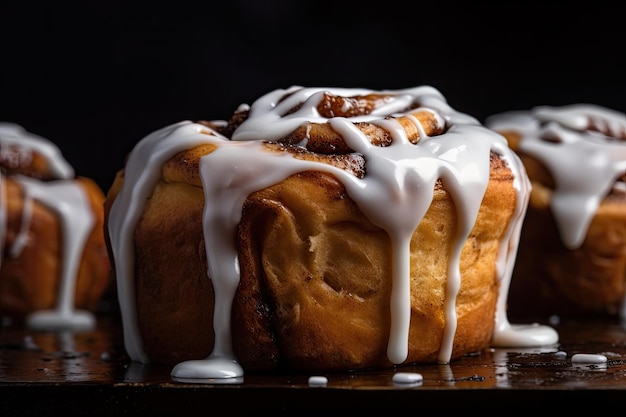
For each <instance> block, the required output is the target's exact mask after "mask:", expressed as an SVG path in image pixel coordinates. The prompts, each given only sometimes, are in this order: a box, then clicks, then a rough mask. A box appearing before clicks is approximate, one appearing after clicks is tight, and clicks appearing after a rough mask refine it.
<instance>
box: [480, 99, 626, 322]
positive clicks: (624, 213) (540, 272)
mask: <svg viewBox="0 0 626 417" xmlns="http://www.w3.org/2000/svg"><path fill="white" fill-rule="evenodd" d="M486 125H487V126H488V127H490V128H492V129H494V130H496V131H498V132H500V133H502V134H503V135H504V136H505V137H506V138H507V139H508V141H509V143H510V145H511V147H512V148H513V149H514V150H515V151H516V152H517V153H518V154H519V156H520V158H521V159H522V161H523V162H524V165H525V167H526V170H527V173H528V176H529V177H530V179H531V181H532V193H531V197H530V203H529V208H528V213H527V217H526V221H525V223H524V228H523V231H522V235H521V240H520V249H519V254H518V261H517V264H516V267H515V271H514V274H513V279H512V282H511V289H510V294H509V312H510V314H512V315H516V316H518V317H519V316H520V315H530V314H541V315H546V314H559V315H567V316H579V317H591V316H597V315H601V316H607V315H608V316H614V317H617V316H619V315H621V314H622V310H623V308H624V300H625V297H626V115H625V114H623V113H621V112H617V111H615V110H612V109H608V108H605V107H601V106H597V105H591V104H574V105H569V106H562V107H549V106H541V107H536V108H534V109H531V110H529V111H513V112H507V113H501V114H497V115H493V116H491V117H489V118H488V119H487V120H486Z"/></svg>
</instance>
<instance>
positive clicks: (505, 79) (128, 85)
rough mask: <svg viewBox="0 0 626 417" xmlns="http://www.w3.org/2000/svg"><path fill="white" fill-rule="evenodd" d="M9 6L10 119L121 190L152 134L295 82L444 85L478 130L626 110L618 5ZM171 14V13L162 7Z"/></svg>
mask: <svg viewBox="0 0 626 417" xmlns="http://www.w3.org/2000/svg"><path fill="white" fill-rule="evenodd" d="M126 3H128V2H125V1H122V0H118V1H102V0H99V1H70V2H35V3H32V2H27V1H22V2H13V1H8V2H2V3H0V42H1V43H0V83H1V84H0V120H3V121H9V122H14V123H18V124H21V125H22V126H23V127H24V128H26V129H27V130H29V131H30V132H33V133H36V134H38V135H41V136H44V137H46V138H48V139H50V140H52V141H53V142H55V143H57V144H58V145H59V147H60V148H61V150H62V152H63V154H64V156H65V157H66V159H68V161H69V162H70V163H71V164H72V165H73V166H74V168H75V170H76V172H77V174H79V175H83V176H89V177H92V178H94V179H95V180H96V181H97V182H98V183H99V184H100V185H101V186H102V188H103V189H105V190H106V189H108V187H109V186H110V183H111V181H112V179H113V176H114V174H115V172H116V171H117V170H118V169H119V168H120V167H121V166H122V164H123V160H124V157H125V155H126V154H127V153H128V152H129V151H130V150H131V149H132V147H133V146H134V145H135V143H136V142H137V141H138V140H140V139H141V138H142V137H143V136H145V135H146V134H148V133H150V132H152V131H154V130H156V129H158V128H161V127H164V126H166V125H168V124H170V123H174V122H178V121H180V120H184V119H192V120H195V119H226V118H228V117H229V115H230V114H231V113H232V111H234V110H235V108H236V107H237V106H238V105H239V104H240V103H251V102H252V101H253V100H254V99H256V98H257V97H258V96H260V95H262V94H265V93H267V92H269V91H271V90H274V89H276V88H287V87H289V86H291V85H296V84H297V85H303V86H339V87H363V88H372V89H396V88H407V87H413V86H417V85H425V84H428V85H432V86H434V87H436V88H438V89H439V90H440V91H441V92H442V93H443V94H444V95H445V96H446V97H447V99H448V102H449V103H450V104H451V105H452V106H453V107H454V108H456V109H457V110H460V111H463V112H465V113H469V114H471V115H473V116H475V117H477V118H478V119H479V120H481V121H484V118H485V117H487V116H488V115H489V114H492V113H497V112H501V111H506V110H514V109H526V108H530V107H534V106H536V105H563V104H571V103H574V102H590V103H595V104H599V105H603V106H606V107H610V108H614V109H616V110H619V111H624V112H626V78H625V76H624V67H623V66H622V65H623V62H622V61H623V60H624V50H625V48H624V40H625V35H626V25H624V24H623V23H622V21H623V18H622V16H621V12H619V11H618V9H617V8H615V9H610V8H601V6H600V5H598V6H596V5H595V4H592V3H585V4H583V5H582V6H580V7H579V6H574V5H573V4H567V3H565V4H561V5H557V6H545V5H541V3H537V4H533V3H528V2H524V3H519V4H516V3H511V2H507V3H505V4H506V5H499V4H498V3H493V4H491V3H487V4H481V3H478V4H476V3H469V2H468V4H465V5H458V4H452V3H444V2H428V3H420V2H406V3H405V2H391V1H380V2H377V3H375V4H371V2H368V3H367V4H366V3H365V2H362V3H359V2H353V1H350V2H340V1H336V2H325V1H318V2H313V1H288V0H267V1H262V0H230V1H228V2H223V3H216V2H211V1H205V2H203V3H199V4H198V3H197V2H195V3H196V4H194V3H191V4H186V3H185V2H184V1H183V2H181V1H173V2H170V3H168V4H165V5H161V6H155V5H153V4H152V5H149V7H148V6H147V5H144V6H145V7H139V6H129V5H127V4H126ZM157 3H162V2H157Z"/></svg>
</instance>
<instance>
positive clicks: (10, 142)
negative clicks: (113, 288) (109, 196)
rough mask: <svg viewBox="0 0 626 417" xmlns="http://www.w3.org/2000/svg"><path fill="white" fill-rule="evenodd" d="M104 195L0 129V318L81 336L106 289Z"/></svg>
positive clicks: (55, 154) (10, 129)
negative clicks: (78, 331) (0, 255)
mask: <svg viewBox="0 0 626 417" xmlns="http://www.w3.org/2000/svg"><path fill="white" fill-rule="evenodd" d="M104 198H105V195H104V192H103V190H101V189H100V188H99V186H98V185H97V184H96V183H95V181H94V180H92V179H89V178H86V177H76V176H75V174H74V170H73V168H72V167H71V166H70V165H69V163H68V162H67V161H66V160H65V159H64V158H63V157H62V155H61V152H60V150H59V148H58V147H57V146H56V145H54V144H53V143H52V142H50V141H48V140H47V139H45V138H43V137H40V136H37V135H34V134H32V133H29V132H27V131H26V130H24V129H23V128H22V127H21V126H18V125H15V124H12V123H0V245H1V246H2V252H1V253H2V257H1V258H0V314H1V315H2V316H4V317H7V318H9V319H11V320H15V321H18V322H23V321H24V322H25V323H26V324H28V325H29V326H31V327H33V328H38V329H43V330H55V329H83V328H91V327H93V325H94V324H95V317H94V315H93V312H94V311H95V309H96V307H97V303H98V302H99V301H100V298H101V297H102V295H103V294H104V292H105V290H106V288H107V286H108V285H109V283H110V278H111V276H110V269H111V267H110V263H109V257H108V252H107V250H106V244H105V240H104V209H103V205H104Z"/></svg>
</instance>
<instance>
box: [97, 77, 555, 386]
mask: <svg viewBox="0 0 626 417" xmlns="http://www.w3.org/2000/svg"><path fill="white" fill-rule="evenodd" d="M326 92H330V93H331V94H335V95H341V96H355V95H367V94H370V93H373V92H372V91H370V90H365V89H341V88H340V89H335V88H329V89H322V88H301V87H292V88H290V89H288V90H276V91H273V92H271V93H269V94H267V95H265V96H263V97H261V98H260V99H258V100H257V101H256V102H254V103H253V104H252V105H251V106H250V108H249V110H250V112H249V117H248V118H247V119H246V120H245V121H244V122H243V123H242V124H241V125H240V126H239V127H238V128H237V129H236V130H235V132H234V133H233V136H232V139H231V140H228V139H227V138H225V137H223V136H221V135H220V134H219V133H217V132H215V131H213V130H211V129H210V128H208V127H206V126H203V125H201V124H195V123H191V122H181V123H177V124H174V125H171V126H168V127H166V128H164V129H161V130H159V131H157V132H154V133H152V134H151V135H148V136H147V137H146V138H144V139H143V140H142V141H140V142H139V143H138V145H137V146H136V148H135V149H134V150H133V151H132V152H131V154H130V155H129V159H128V161H127V164H126V169H125V174H124V175H125V179H124V185H123V187H122V189H121V191H120V193H119V195H118V196H117V197H116V199H115V201H114V203H113V205H112V207H111V211H110V214H109V234H110V236H111V243H112V250H113V256H114V258H115V265H116V268H117V269H116V275H117V280H118V295H119V300H120V307H121V311H122V317H123V324H124V336H125V345H126V349H127V351H128V353H129V355H130V357H131V358H132V359H133V360H136V361H141V362H144V363H148V362H149V361H150V359H149V358H148V357H147V355H146V354H145V352H144V350H143V346H142V341H141V337H140V334H139V329H138V323H137V316H136V311H135V305H134V299H135V294H134V278H133V261H132V259H133V253H134V250H133V245H134V243H133V240H132V239H133V232H132V231H133V230H134V228H135V225H136V223H137V222H138V220H139V218H140V217H141V214H142V212H143V208H144V203H145V201H146V199H147V198H148V197H149V196H150V194H151V192H152V189H153V187H154V186H155V184H156V182H157V181H158V180H159V177H160V169H161V166H162V165H163V164H164V163H165V162H166V161H167V160H168V159H169V158H170V157H171V156H173V155H174V154H175V153H177V152H179V151H181V150H183V149H187V148H189V147H191V146H195V145H198V144H200V143H212V144H215V145H217V149H216V150H215V151H213V152H212V153H209V154H207V155H205V156H203V157H202V159H201V161H200V175H201V178H202V186H203V190H204V193H205V212H204V215H203V228H204V236H205V248H206V255H207V260H208V265H209V266H208V271H207V272H208V274H209V276H210V277H211V279H212V283H213V286H214V291H215V308H214V323H213V324H214V330H215V343H214V349H213V352H212V353H211V355H210V356H209V357H208V358H207V359H206V360H192V361H185V362H182V363H179V364H178V365H176V366H175V367H174V369H173V370H172V377H173V378H175V379H177V380H181V381H187V380H193V381H196V382H197V381H199V380H203V379H204V380H210V381H213V382H214V381H215V380H216V379H217V380H219V379H228V378H240V377H243V370H241V369H240V368H238V366H237V362H236V358H235V357H234V354H233V349H232V346H231V328H230V309H231V305H232V301H233V297H234V294H235V290H236V287H237V284H238V283H239V265H238V260H237V252H236V248H235V246H234V243H233V242H234V239H233V238H232V237H233V236H234V233H235V230H236V227H237V224H238V223H239V221H240V217H241V208H242V205H243V203H244V201H245V199H246V198H247V196H248V195H249V194H250V193H252V192H254V191H257V190H260V189H263V188H265V187H268V186H271V185H273V184H276V183H278V182H280V181H282V180H284V179H286V178H287V177H288V176H290V175H292V174H295V173H298V172H302V171H308V170H317V171H325V172H329V173H331V174H333V175H334V176H336V177H337V178H338V179H339V180H340V181H341V182H342V183H343V184H344V186H345V187H346V190H347V193H348V195H349V196H350V197H351V198H352V200H354V201H355V203H356V204H357V205H358V206H359V208H360V209H361V210H362V211H363V213H364V214H365V215H366V216H367V217H368V218H369V219H370V221H371V222H372V223H374V224H375V225H377V226H379V227H380V228H382V229H384V230H385V231H387V233H388V234H389V236H390V237H391V242H392V245H393V251H392V252H393V259H392V265H393V267H392V274H393V276H392V293H391V298H392V299H391V308H392V310H391V312H390V314H391V329H390V334H389V343H388V357H389V360H390V361H391V362H393V363H395V364H400V363H402V362H404V361H405V360H406V357H407V352H408V332H409V321H410V314H411V307H410V280H409V277H410V274H409V272H410V271H409V268H410V263H409V254H410V251H409V244H410V240H411V236H412V233H413V231H414V230H415V229H416V227H417V226H418V225H419V223H420V221H421V219H422V217H423V216H424V214H425V213H426V211H427V210H428V207H429V206H430V202H431V201H432V198H433V190H434V187H435V182H436V181H437V180H438V179H441V180H442V182H443V183H444V186H445V187H446V189H447V190H449V192H450V193H451V195H452V198H453V199H454V201H455V202H456V203H457V204H456V205H457V206H459V207H463V210H462V211H459V212H458V213H457V214H458V219H459V220H458V222H459V223H458V232H457V236H456V239H455V241H454V244H453V247H452V251H451V262H450V265H449V267H448V282H447V289H446V300H445V318H446V328H445V332H444V337H443V340H442V342H441V348H440V352H439V361H440V362H441V363H447V362H449V360H450V356H451V352H452V344H453V340H454V335H455V332H456V311H455V303H456V295H457V292H458V289H459V286H460V283H461V274H460V270H459V257H460V253H461V248H462V247H463V245H464V242H465V240H466V238H467V236H468V234H469V233H470V231H471V230H472V228H473V225H474V222H475V219H476V215H477V213H478V209H479V207H480V204H481V201H482V196H483V195H484V192H485V189H486V187H487V183H488V180H489V174H490V172H489V155H490V152H491V151H492V150H493V151H496V152H498V153H500V154H502V155H503V156H504V157H505V158H506V160H507V161H508V163H509V165H510V167H511V170H512V171H513V174H514V175H515V177H516V178H518V180H517V181H516V190H517V191H518V192H519V194H520V197H519V198H518V206H517V213H516V215H515V219H514V220H515V223H516V225H512V226H511V228H510V231H509V233H508V236H507V239H506V240H505V241H503V242H501V247H500V255H499V259H498V264H499V266H498V268H497V271H498V274H499V276H498V279H500V280H501V281H502V285H501V286H502V288H504V291H501V294H500V298H503V297H504V298H506V291H507V290H508V280H509V279H510V272H511V270H512V267H511V266H510V263H511V262H514V258H515V252H516V240H517V239H518V237H519V228H518V226H519V223H521V221H522V219H523V216H524V210H525V204H526V202H527V199H526V198H527V197H526V195H527V192H528V186H529V184H528V180H527V178H526V176H525V171H524V169H523V167H522V165H521V162H520V161H519V159H518V158H517V157H516V156H515V155H514V154H513V153H512V152H511V151H510V150H509V148H508V146H506V141H505V140H504V138H503V137H502V136H500V135H498V134H496V133H494V132H491V131H489V130H487V129H485V128H484V127H482V126H481V125H480V124H479V123H478V122H477V121H476V120H475V119H474V118H472V117H470V116H468V115H465V114H463V113H458V112H456V111H454V110H453V109H452V108H450V107H449V106H448V104H447V103H446V101H445V99H444V97H443V96H442V95H441V94H440V93H439V92H438V91H437V90H435V89H433V88H431V87H417V88H413V89H406V90H397V91H383V92H382V93H384V94H391V95H392V98H390V99H389V100H388V101H386V102H385V103H384V104H382V105H381V106H380V107H378V108H376V109H374V110H373V111H372V112H371V113H369V114H367V115H359V116H354V117H349V118H346V117H333V118H330V119H329V118H326V117H323V116H321V115H320V114H319V112H318V109H317V104H318V103H319V102H320V100H321V99H322V98H323V95H324V93H326ZM286 94H289V96H288V97H286V98H285V99H284V100H282V101H280V100H281V99H283V98H284V96H285V95H286ZM414 103H419V105H420V110H426V111H430V112H432V113H433V114H435V115H437V120H438V122H439V123H440V124H441V126H442V127H443V126H449V129H448V130H447V131H446V133H445V134H444V137H441V136H438V137H437V138H436V140H434V139H435V138H434V137H433V138H429V137H427V136H426V135H425V134H424V130H423V129H422V127H421V125H420V123H419V122H418V121H417V120H416V118H415V117H413V116H411V115H410V114H408V113H409V112H407V110H406V109H410V108H411V105H412V104H414ZM344 105H345V104H344ZM295 107H297V108H298V109H297V111H295V112H293V113H290V111H291V110H292V109H293V108H295ZM416 110H417V109H415V108H413V109H411V110H410V112H415V111H416ZM389 115H392V116H393V117H391V118H387V117H388V116H389ZM400 116H407V117H408V119H409V120H412V122H413V123H414V124H415V127H416V128H417V130H418V131H420V133H421V137H420V140H419V143H418V145H419V146H416V145H415V144H413V143H411V142H410V141H409V140H408V138H407V134H406V132H405V130H404V129H403V128H402V126H401V125H400V123H399V122H397V121H396V120H395V117H400ZM361 121H367V122H370V123H374V124H378V125H379V126H381V127H384V128H385V129H386V130H388V131H389V132H390V134H391V136H392V138H393V142H392V143H391V144H390V146H386V147H379V146H374V145H372V144H371V143H370V141H369V139H368V138H367V137H366V136H365V135H364V134H363V133H362V132H361V131H359V130H358V129H357V128H356V127H355V126H354V124H353V123H354V122H361ZM326 122H329V123H330V124H331V126H332V128H333V129H334V130H335V131H336V132H338V133H339V134H340V135H341V136H342V137H343V138H344V140H345V141H346V144H347V145H348V146H349V147H350V148H351V149H353V150H354V151H355V152H356V153H360V154H362V155H363V156H364V157H365V160H366V161H367V175H366V176H365V177H364V178H357V177H355V176H354V175H352V174H350V173H348V172H346V171H344V170H341V169H338V168H336V167H333V166H330V165H326V164H323V163H318V162H313V161H306V160H301V159H296V158H294V157H293V156H292V155H291V154H290V153H288V152H284V153H275V152H265V151H263V145H262V143H261V142H260V138H262V139H263V140H277V139H280V138H282V137H284V136H286V135H288V134H289V133H291V132H292V131H294V130H295V129H297V128H299V127H300V126H305V125H307V124H308V123H326ZM477 161H482V163H481V162H477ZM522 178H523V180H521V179H522ZM215 202H219V204H216V203H215ZM390 202H391V204H390ZM497 308H498V312H497V314H496V317H495V318H494V320H496V321H497V325H496V331H497V332H502V333H504V332H507V333H508V334H513V335H516V336H517V339H518V342H519V343H524V344H527V345H536V344H537V343H548V344H549V343H556V342H557V340H558V338H557V336H556V333H555V332H554V331H553V330H552V329H547V330H545V329H544V328H543V327H542V326H537V328H536V329H535V330H536V331H527V332H526V333H525V334H521V335H520V333H519V332H518V331H517V329H513V328H512V327H511V326H510V325H509V323H508V319H507V317H506V312H505V303H504V302H500V303H498V307H497ZM540 332H543V333H544V335H548V337H537V334H538V333H540ZM494 340H495V341H500V339H498V338H494ZM505 340H506V339H505ZM224 365H227V366H226V367H225V368H224V367H223V366H224Z"/></svg>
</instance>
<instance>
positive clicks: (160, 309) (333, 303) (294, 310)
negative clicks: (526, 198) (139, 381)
mask: <svg viewBox="0 0 626 417" xmlns="http://www.w3.org/2000/svg"><path fill="white" fill-rule="evenodd" d="M268 146H275V148H273V149H275V150H276V151H280V150H281V149H282V150H289V147H282V148H280V147H278V145H268ZM211 149H212V148H211V147H198V148H195V149H194V150H190V151H186V152H182V153H180V154H178V155H176V156H175V157H174V158H172V159H171V160H170V161H169V162H168V163H166V164H165V166H164V168H163V178H162V180H161V181H160V182H159V183H158V185H157V186H156V188H155V190H154V193H153V195H152V197H151V198H150V200H149V201H148V204H147V206H146V208H145V210H144V213H143V216H142V219H141V220H140V222H139V225H138V227H137V229H136V233H135V247H136V285H137V287H136V292H137V297H138V298H137V302H138V314H139V322H140V331H141V336H142V340H143V342H144V347H145V350H146V353H147V355H148V356H149V357H150V358H151V360H153V361H155V362H159V363H167V364H175V363H178V362H180V361H182V360H186V359H197V358H202V357H206V356H208V355H209V354H210V353H211V349H212V344H213V333H212V314H213V310H212V306H213V299H214V298H213V297H214V296H213V290H212V287H211V284H210V280H209V279H208V278H207V276H206V270H207V268H206V266H207V265H206V257H205V252H204V240H203V236H202V225H201V221H202V220H201V218H202V209H203V205H204V201H203V192H202V188H201V185H200V183H199V177H198V174H197V166H198V159H199V157H200V156H201V155H203V153H206V152H210V151H211ZM312 155H314V154H313V153H303V154H301V155H299V157H302V158H309V157H312ZM322 157H323V156H320V155H319V154H315V158H322ZM335 157H336V155H335ZM328 160H329V161H331V162H329V163H332V161H333V160H334V159H332V158H329V159H328ZM512 179H513V177H512V173H511V171H510V170H509V168H508V167H507V166H506V163H504V161H502V160H501V159H500V158H499V157H498V156H497V155H495V154H492V157H491V180H490V182H489V185H488V188H487V192H486V195H485V198H484V202H483V205H482V208H481V210H480V212H479V216H478V220H477V224H476V226H475V228H474V229H473V231H472V233H471V235H470V238H469V239H468V241H467V243H466V244H465V246H464V248H463V251H462V257H461V269H462V274H463V280H462V281H463V282H462V285H461V289H460V292H459V295H458V303H457V304H458V307H457V315H458V328H457V332H456V336H455V343H454V351H453V353H452V357H453V358H457V357H459V356H460V355H463V354H467V353H469V352H475V351H479V350H482V349H483V348H486V347H488V346H489V343H490V340H491V336H492V333H493V327H494V323H495V321H494V314H495V305H496V300H497V297H498V289H499V283H498V282H497V278H496V270H495V268H496V266H495V265H496V262H495V260H496V253H497V250H498V243H499V241H500V239H501V238H502V236H503V235H504V233H505V229H506V227H507V225H508V223H509V222H510V220H511V216H512V213H513V210H514V207H515V201H516V193H515V190H514V188H513V186H512ZM122 183H123V171H121V172H120V173H119V174H118V176H117V177H116V180H115V182H114V184H113V187H112V188H111V190H110V191H109V195H108V196H107V204H106V205H105V207H107V208H106V209H105V210H106V211H107V212H108V208H109V207H110V204H111V203H112V201H113V200H114V199H115V195H116V194H117V192H118V191H119V190H120V188H121V184H122ZM455 227H456V209H455V207H454V203H453V202H452V199H451V197H450V195H449V194H448V193H447V192H446V191H445V189H443V187H442V185H441V184H440V183H439V184H438V186H437V188H436V190H435V199H434V202H433V204H432V206H431V208H430V210H429V211H428V213H427V214H426V217H425V219H424V220H423V221H422V223H421V224H420V226H419V227H418V229H417V230H416V231H415V233H414V235H413V239H412V243H411V271H412V272H411V288H412V289H413V295H412V314H411V331H410V341H409V343H410V346H409V357H408V358H407V362H436V361H437V355H438V351H439V348H440V343H441V338H442V335H443V330H444V324H445V319H444V314H443V311H442V303H443V299H444V296H443V294H444V286H445V283H446V276H447V265H448V259H447V257H448V252H449V247H450V245H451V242H452V241H453V236H454V231H455ZM236 245H237V248H238V255H239V263H240V271H241V281H240V285H239V288H238V292H237V295H236V297H235V300H234V303H233V313H232V320H233V326H232V331H233V347H234V349H235V353H236V356H237V358H238V360H239V361H240V362H241V364H242V365H243V366H244V368H245V369H246V371H248V372H254V371H266V370H278V369H291V370H302V371H305V370H328V371H337V370H347V369H363V368H370V367H381V366H383V367H386V366H391V363H390V362H389V361H388V359H387V355H386V349H387V342H388V337H389V321H390V317H389V310H390V291H391V283H390V279H391V278H390V277H391V272H390V270H391V265H390V258H391V247H390V240H389V237H388V235H387V234H386V233H385V232H384V231H382V230H381V229H379V228H378V227H376V226H374V225H373V224H371V223H370V221H369V220H368V219H367V218H366V216H365V215H364V214H363V213H362V212H361V211H360V210H359V209H358V207H357V206H356V204H355V203H354V202H353V201H352V200H351V199H350V197H349V196H348V195H347V193H346V190H345V188H344V186H343V185H342V184H341V182H340V181H338V180H337V179H336V178H335V177H334V176H332V175H330V174H328V173H322V172H316V171H310V172H303V173H299V174H296V175H293V176H291V177H289V178H287V179H286V180H284V181H283V182H281V183H279V184H276V185H274V186H271V187H268V188H266V189H263V190H259V191H257V192H254V193H252V194H251V195H250V196H249V197H248V199H247V200H246V202H245V205H244V208H243V211H242V219H241V222H240V224H239V228H238V235H237V238H236Z"/></svg>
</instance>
